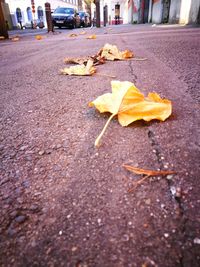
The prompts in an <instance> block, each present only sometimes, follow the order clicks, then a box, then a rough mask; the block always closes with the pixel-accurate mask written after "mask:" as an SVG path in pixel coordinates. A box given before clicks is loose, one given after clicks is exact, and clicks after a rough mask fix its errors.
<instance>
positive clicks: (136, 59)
mask: <svg viewBox="0 0 200 267" xmlns="http://www.w3.org/2000/svg"><path fill="white" fill-rule="evenodd" d="M131 60H134V61H145V60H147V58H142V57H141V58H139V57H134V58H132V59H131Z"/></svg>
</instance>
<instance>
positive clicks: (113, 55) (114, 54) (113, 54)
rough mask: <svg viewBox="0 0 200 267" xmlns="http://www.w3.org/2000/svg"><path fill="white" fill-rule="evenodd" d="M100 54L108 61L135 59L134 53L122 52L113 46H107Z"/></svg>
mask: <svg viewBox="0 0 200 267" xmlns="http://www.w3.org/2000/svg"><path fill="white" fill-rule="evenodd" d="M99 53H100V55H101V56H102V57H104V58H105V59H107V60H115V59H117V60H123V59H127V58H132V57H133V52H131V51H130V50H125V51H122V52H120V51H119V49H118V48H117V46H116V45H111V44H105V45H104V47H103V48H102V49H101V50H100V52H99Z"/></svg>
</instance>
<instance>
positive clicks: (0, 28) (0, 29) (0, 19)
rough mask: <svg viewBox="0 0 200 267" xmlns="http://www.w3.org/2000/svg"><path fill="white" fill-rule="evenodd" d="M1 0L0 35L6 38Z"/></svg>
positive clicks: (0, 0)
mask: <svg viewBox="0 0 200 267" xmlns="http://www.w3.org/2000/svg"><path fill="white" fill-rule="evenodd" d="M3 2H4V1H3V0H0V35H1V36H4V37H5V38H8V31H7V27H6V22H5V18H4V14H3V5H2V4H3Z"/></svg>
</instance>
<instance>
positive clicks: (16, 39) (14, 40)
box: [11, 37, 19, 42]
mask: <svg viewBox="0 0 200 267" xmlns="http://www.w3.org/2000/svg"><path fill="white" fill-rule="evenodd" d="M11 40H12V41H13V42H17V41H19V37H13V38H11Z"/></svg>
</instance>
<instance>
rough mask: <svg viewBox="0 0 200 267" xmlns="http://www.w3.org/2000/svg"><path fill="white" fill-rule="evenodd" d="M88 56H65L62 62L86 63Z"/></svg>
mask: <svg viewBox="0 0 200 267" xmlns="http://www.w3.org/2000/svg"><path fill="white" fill-rule="evenodd" d="M89 59H90V57H83V58H73V57H66V58H65V59H64V62H65V63H66V64H80V65H82V64H84V65H86V64H87V62H88V60H89Z"/></svg>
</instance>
